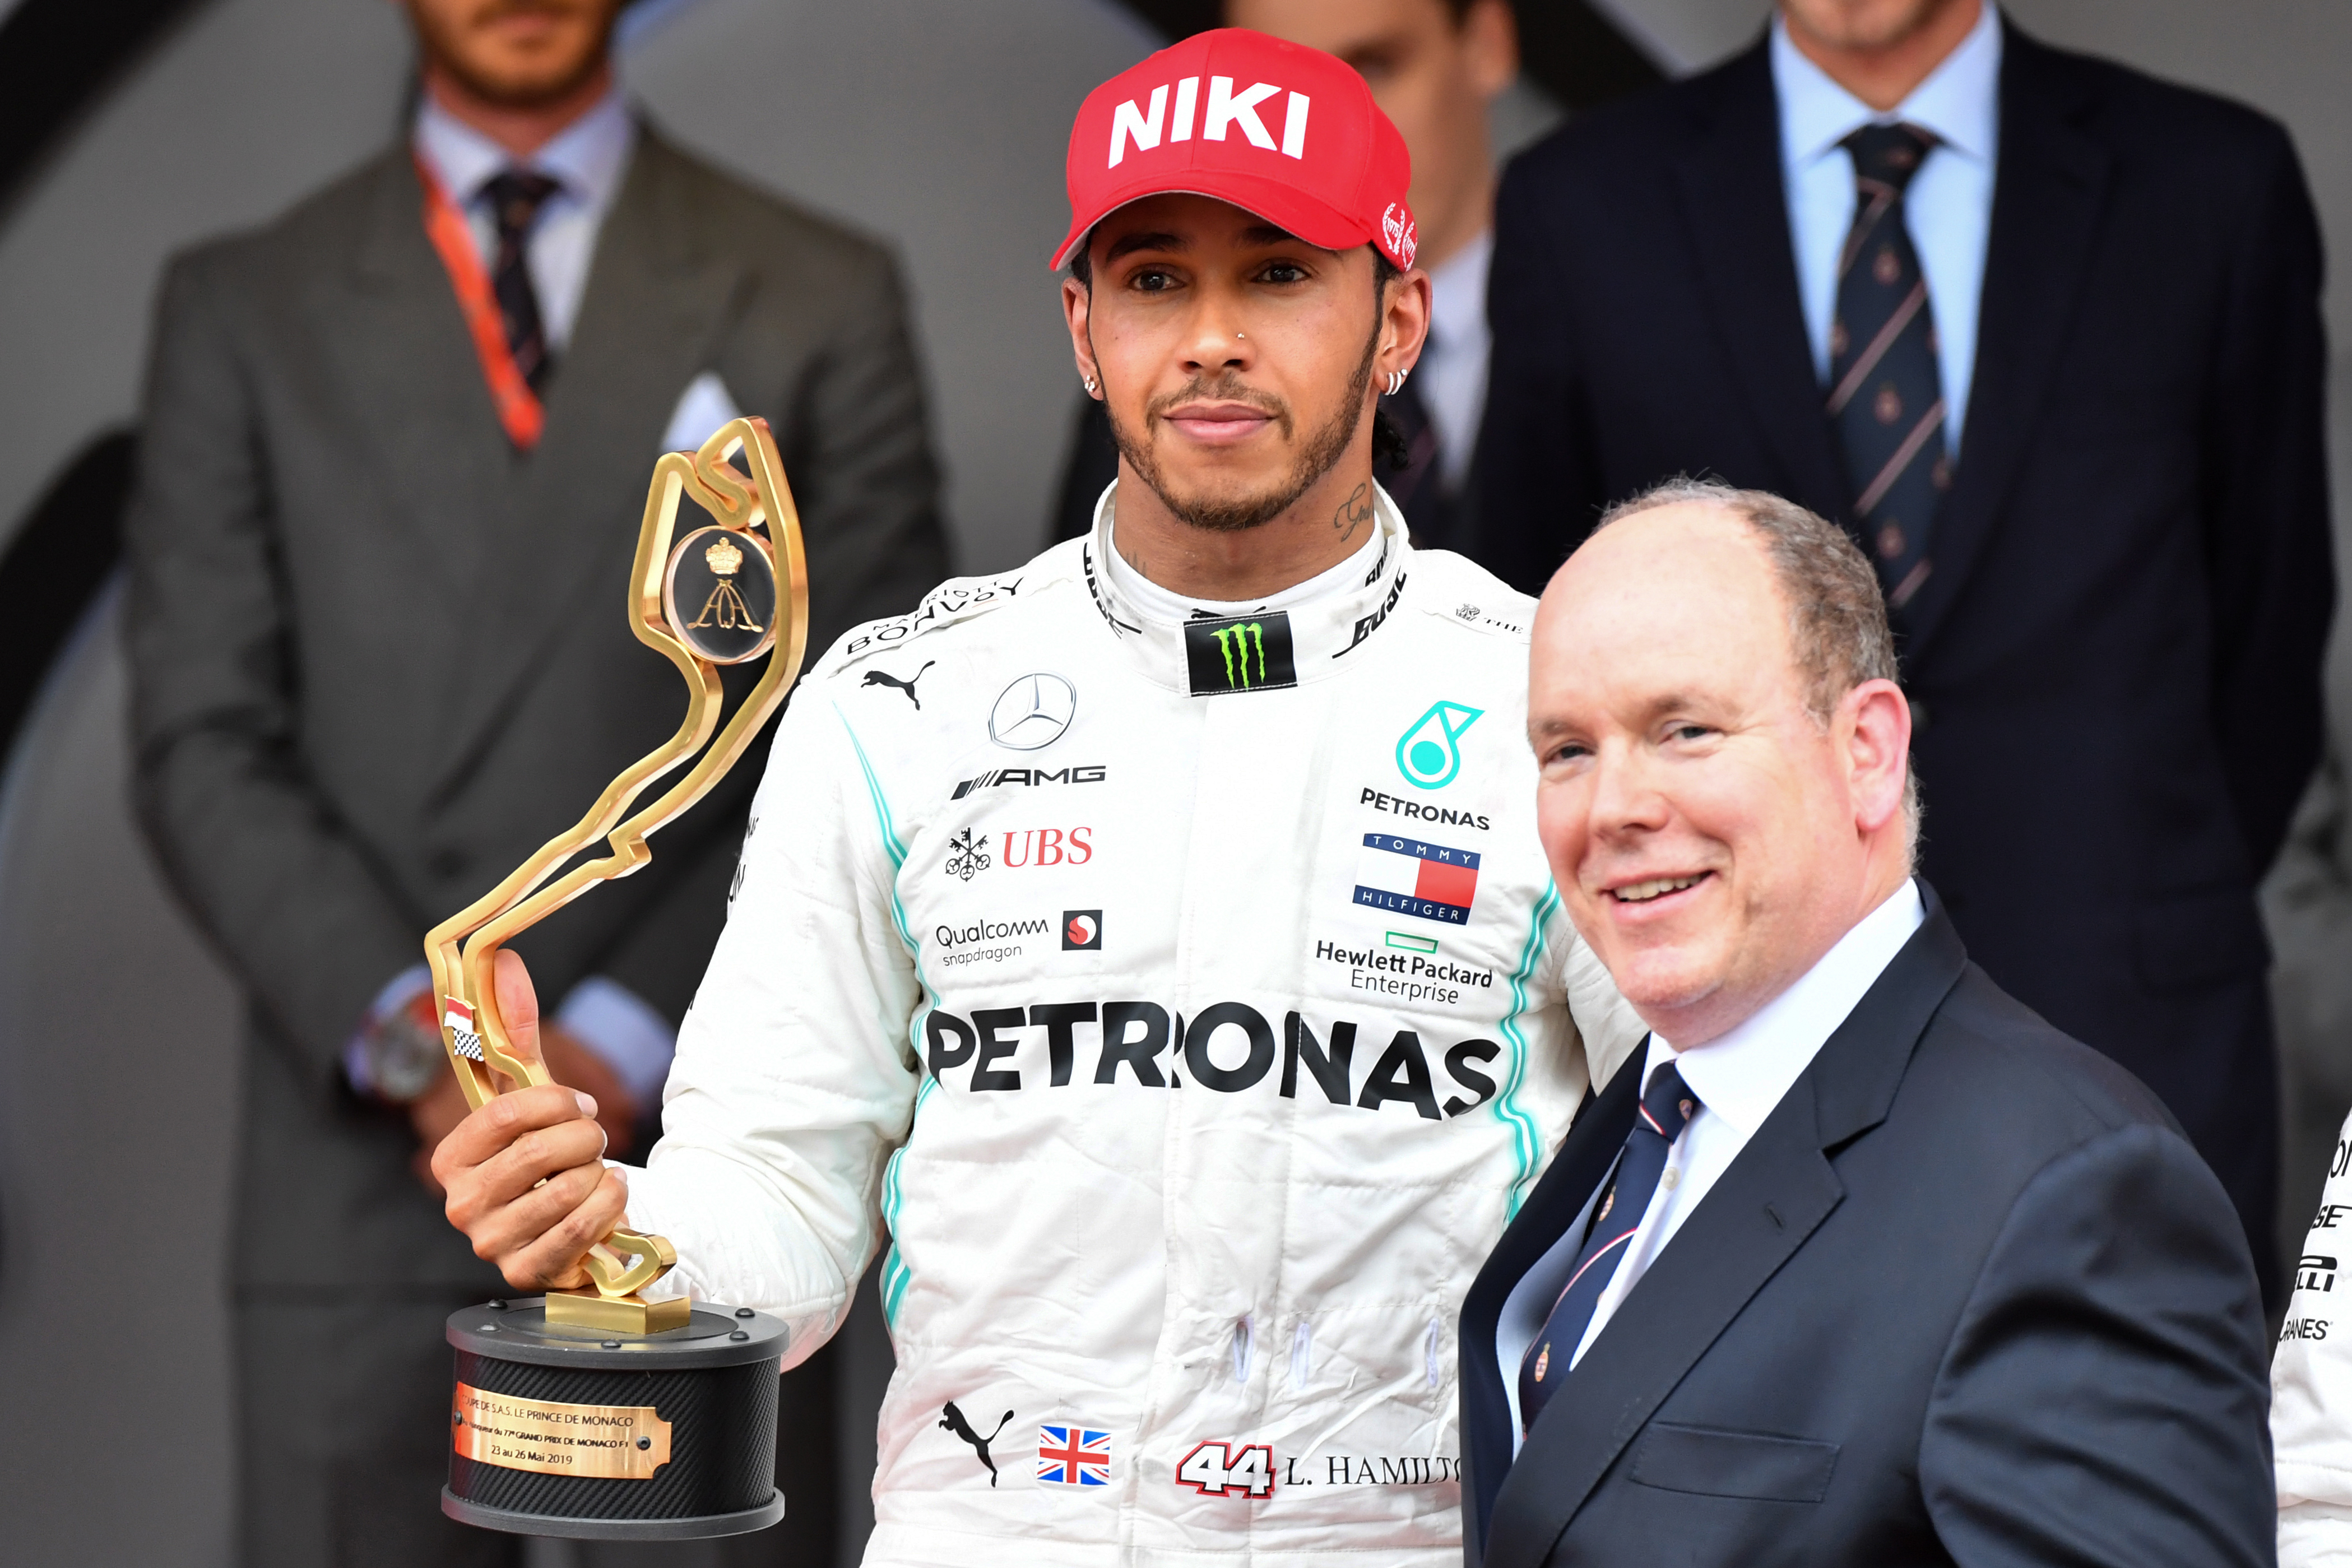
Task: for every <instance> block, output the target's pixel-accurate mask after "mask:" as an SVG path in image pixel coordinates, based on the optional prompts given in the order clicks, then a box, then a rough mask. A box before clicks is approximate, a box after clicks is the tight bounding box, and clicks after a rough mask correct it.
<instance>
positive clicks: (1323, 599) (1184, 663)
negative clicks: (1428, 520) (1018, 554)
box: [1080, 479, 1412, 691]
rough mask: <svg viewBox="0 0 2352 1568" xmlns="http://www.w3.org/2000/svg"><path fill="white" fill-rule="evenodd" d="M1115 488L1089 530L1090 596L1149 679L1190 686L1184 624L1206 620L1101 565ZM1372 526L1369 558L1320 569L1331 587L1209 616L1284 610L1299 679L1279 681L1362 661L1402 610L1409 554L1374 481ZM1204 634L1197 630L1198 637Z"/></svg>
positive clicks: (1395, 515) (1318, 675)
mask: <svg viewBox="0 0 2352 1568" xmlns="http://www.w3.org/2000/svg"><path fill="white" fill-rule="evenodd" d="M1117 498H1118V481H1117V480H1115V479H1114V480H1113V481H1111V485H1110V488H1109V489H1106V490H1104V491H1103V493H1102V499H1101V500H1097V502H1096V503H1095V526H1094V531H1092V532H1091V533H1089V534H1088V535H1087V540H1086V542H1085V544H1084V545H1083V546H1082V548H1083V550H1084V554H1083V555H1082V556H1081V557H1080V560H1081V562H1082V563H1083V565H1084V569H1085V574H1086V582H1087V592H1088V594H1089V595H1092V596H1093V599H1094V605H1095V609H1096V611H1097V613H1098V614H1099V615H1100V616H1102V619H1103V624H1104V625H1105V626H1108V628H1109V630H1110V633H1111V635H1112V636H1113V637H1117V638H1118V641H1119V644H1120V646H1121V647H1124V648H1125V649H1126V650H1127V652H1128V655H1129V658H1133V659H1134V660H1135V661H1136V664H1137V666H1138V668H1140V669H1141V670H1142V672H1143V674H1144V676H1145V678H1146V679H1149V680H1150V681H1151V682H1152V683H1153V684H1155V685H1158V686H1163V687H1166V688H1168V689H1171V690H1174V691H1192V690H1193V689H1194V687H1193V682H1192V673H1191V671H1192V663H1191V656H1190V655H1189V654H1188V651H1187V648H1188V643H1187V635H1186V628H1187V626H1200V625H1202V621H1201V619H1200V618H1199V617H1197V616H1196V617H1195V618H1194V619H1192V620H1191V621H1183V620H1178V619H1176V618H1174V617H1172V616H1170V615H1169V614H1168V613H1167V612H1166V611H1165V610H1164V609H1159V608H1155V607H1153V606H1150V605H1144V604H1141V603H1139V602H1138V601H1137V598H1136V596H1135V595H1130V594H1123V593H1121V592H1120V591H1119V585H1118V583H1116V582H1114V581H1113V580H1112V578H1111V574H1110V573H1109V572H1108V571H1107V570H1106V569H1105V567H1104V562H1105V560H1106V559H1107V558H1108V555H1109V553H1110V530H1111V518H1112V514H1113V512H1114V511H1115V510H1116V505H1115V503H1116V501H1117ZM1372 525H1373V527H1374V528H1375V529H1376V530H1378V532H1377V534H1376V539H1377V542H1378V545H1379V549H1378V550H1377V552H1374V553H1373V554H1372V555H1371V557H1370V565H1369V566H1364V565H1361V564H1360V561H1361V560H1362V555H1361V552H1359V554H1358V556H1356V557H1353V558H1350V559H1349V561H1348V562H1346V563H1343V565H1344V567H1345V570H1344V571H1343V570H1342V569H1341V568H1333V569H1332V571H1330V572H1327V573H1325V574H1322V576H1321V577H1319V578H1318V579H1317V582H1318V584H1321V583H1322V582H1323V581H1324V580H1325V579H1336V581H1335V582H1334V583H1333V584H1332V585H1331V586H1330V587H1329V588H1328V590H1327V591H1324V592H1321V593H1320V594H1318V595H1314V596H1312V597H1308V598H1307V599H1305V600H1304V601H1303V602H1294V601H1293V596H1292V595H1288V594H1286V595H1278V596H1277V597H1276V598H1275V599H1269V600H1267V601H1265V602H1262V603H1259V604H1255V605H1216V606H1206V608H1208V609H1209V611H1210V615H1211V616H1216V615H1217V614H1218V612H1224V613H1225V614H1226V615H1228V616H1240V615H1244V614H1248V615H1251V616H1265V617H1266V618H1267V620H1268V622H1269V624H1270V623H1271V620H1272V618H1273V617H1275V616H1281V617H1283V619H1284V623H1285V625H1286V628H1287V632H1288V638H1287V642H1288V647H1289V653H1290V660H1291V664H1292V666H1293V667H1294V668H1295V670H1296V677H1297V678H1296V679H1295V681H1294V680H1282V681H1280V684H1282V685H1286V686H1287V685H1293V684H1296V685H1300V686H1306V685H1311V684H1313V683H1314V682H1316V681H1318V680H1321V679H1326V678H1327V677H1329V676H1333V675H1337V674H1339V673H1340V672H1341V671H1343V670H1345V669H1347V668H1350V656H1353V658H1354V659H1355V660H1358V661H1360V659H1361V658H1363V653H1362V647H1363V645H1364V644H1365V643H1367V642H1368V641H1369V640H1370V639H1371V638H1372V637H1374V636H1375V635H1376V634H1377V633H1378V632H1379V631H1380V629H1381V626H1383V625H1384V624H1385V623H1386V622H1387V621H1388V619H1389V617H1390V616H1391V613H1392V612H1394V611H1395V610H1396V609H1397V607H1398V601H1399V600H1400V599H1402V597H1403V595H1404V586H1405V576H1406V571H1407V568H1408V567H1409V566H1410V565H1411V564H1412V545H1411V544H1410V543H1409V542H1407V539H1406V533H1405V525H1404V516H1403V514H1402V513H1401V512H1399V511H1398V510H1397V509H1396V503H1395V502H1394V501H1391V500H1390V499H1389V495H1388V492H1387V491H1386V490H1384V489H1381V487H1380V486H1379V485H1377V484H1375V485H1374V486H1373V487H1372ZM1208 624H1211V625H1214V624H1217V622H1215V621H1213V620H1212V621H1211V622H1209V623H1208ZM1199 635H1201V634H1197V633H1196V634H1195V637H1196V639H1197V637H1198V636H1199Z"/></svg>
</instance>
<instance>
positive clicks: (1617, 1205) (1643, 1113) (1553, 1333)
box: [1519, 1062, 1698, 1431]
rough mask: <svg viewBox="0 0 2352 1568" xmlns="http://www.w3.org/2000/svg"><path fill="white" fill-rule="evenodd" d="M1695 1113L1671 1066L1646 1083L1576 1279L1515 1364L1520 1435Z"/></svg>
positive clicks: (1560, 1370)
mask: <svg viewBox="0 0 2352 1568" xmlns="http://www.w3.org/2000/svg"><path fill="white" fill-rule="evenodd" d="M1696 1110H1698V1097H1697V1096H1696V1095H1695V1094H1693V1093H1691V1091H1690V1089H1689V1088H1688V1086H1686V1085H1685V1083H1684V1082H1683V1075H1682V1074H1681V1073H1679V1072H1677V1071H1676V1070H1675V1065H1674V1063H1672V1062H1667V1063H1665V1064H1664V1065H1663V1066H1661V1067H1660V1068H1658V1070H1657V1071H1655V1072H1654V1073H1652V1074H1651V1075H1650V1086H1649V1088H1648V1089H1645V1090H1643V1094H1642V1103H1641V1105H1640V1106H1639V1107H1638V1108H1637V1109H1636V1110H1635V1111H1634V1113H1633V1131H1631V1132H1628V1133H1627V1134H1625V1152H1624V1153H1623V1154H1622V1155H1621V1156H1620V1157H1619V1158H1618V1161H1617V1175H1616V1179H1615V1180H1614V1181H1612V1182H1611V1183H1610V1184H1609V1190H1608V1191H1607V1192H1606V1193H1604V1194H1601V1206H1600V1208H1599V1210H1598V1211H1597V1212H1596V1213H1595V1214H1594V1215H1593V1216H1592V1228H1591V1230H1590V1231H1588V1232H1587V1233H1586V1235H1585V1237H1584V1249H1583V1250H1582V1251H1581V1252H1579V1253H1578V1254H1577V1255H1576V1271H1575V1272H1574V1273H1572V1274H1570V1276H1569V1278H1568V1286H1567V1288H1566V1289H1563V1290H1561V1291H1560V1293H1559V1300H1558V1301H1556V1302H1554V1303H1553V1304H1552V1309H1551V1316H1550V1317H1549V1318H1546V1319H1545V1320H1544V1326H1543V1331H1542V1332H1541V1333H1538V1335H1536V1337H1535V1340H1534V1342H1532V1343H1531V1344H1529V1345H1528V1353H1527V1354H1526V1355H1525V1356H1523V1357H1521V1358H1520V1361H1519V1426H1520V1429H1521V1430H1522V1431H1529V1430H1532V1429H1533V1428H1534V1426H1535V1424H1536V1417H1537V1416H1538V1415H1541V1414H1542V1412H1543V1407H1544V1404H1545V1402H1546V1401H1547V1400H1549V1399H1550V1398H1551V1395H1552V1391H1553V1390H1554V1389H1556V1388H1558V1387H1559V1385H1560V1384H1563V1383H1566V1382H1567V1381H1568V1369H1569V1365H1570V1363H1572V1362H1573V1361H1575V1359H1576V1347H1577V1346H1578V1345H1580V1344H1581V1343H1582V1342H1584V1331H1585V1327H1586V1325H1588V1324H1590V1323H1591V1321H1592V1310H1593V1309H1594V1308H1595V1307H1598V1306H1599V1305H1600V1304H1601V1292H1602V1291H1603V1290H1606V1289H1609V1281H1610V1280H1611V1279H1613V1278H1614V1277H1615V1276H1616V1273H1617V1263H1618V1260H1619V1259H1620V1258H1623V1257H1624V1256H1625V1248H1626V1246H1627V1244H1628V1243H1630V1242H1631V1241H1632V1240H1633V1233H1634V1232H1635V1231H1636V1230H1638V1229H1640V1228H1641V1225H1642V1216H1643V1215H1645V1214H1647V1213H1649V1211H1650V1199H1651V1197H1652V1196H1653V1195H1654V1194H1655V1193H1656V1192H1657V1190H1658V1176H1659V1174H1660V1173H1662V1172H1664V1170H1665V1168H1666V1153H1667V1152H1668V1151H1669V1150H1671V1149H1672V1148H1673V1147H1674V1146H1675V1139H1677V1138H1679V1137H1681V1136H1682V1132H1683V1129H1684V1128H1685V1126H1687V1125H1689V1123H1690V1119H1691V1117H1692V1115H1693V1114H1694V1113H1695V1112H1696Z"/></svg>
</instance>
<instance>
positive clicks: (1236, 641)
mask: <svg viewBox="0 0 2352 1568" xmlns="http://www.w3.org/2000/svg"><path fill="white" fill-rule="evenodd" d="M1184 662H1185V665H1186V673H1187V674H1188V675H1189V676H1190V677H1191V679H1192V694H1193V695H1194V696H1196V697H1207V696H1211V695H1213V694H1215V693H1217V692H1221V691H1264V690H1268V689H1273V688H1276V687H1283V686H1296V685H1297V684H1298V671H1297V667H1296V666H1295V665H1294V664H1293V663H1292V662H1291V657H1290V617H1289V616H1286V615H1283V614H1280V613H1278V612H1277V613H1276V614H1274V615H1270V616H1254V617H1242V616H1235V617H1234V618H1233V619H1231V620H1198V621H1192V622H1190V623H1188V624H1187V625H1186V626H1185V627H1184Z"/></svg>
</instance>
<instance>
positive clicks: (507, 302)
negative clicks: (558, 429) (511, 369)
mask: <svg viewBox="0 0 2352 1568" xmlns="http://www.w3.org/2000/svg"><path fill="white" fill-rule="evenodd" d="M562 188H563V187H562V185H560V184H556V182H554V181H553V180H551V179H549V178H548V177H547V176H546V175H545V174H532V173H530V171H528V170H523V169H509V170H507V171H506V172H505V173H504V174H496V175H493V176H492V177H491V178H490V179H489V180H488V182H486V183H485V184H483V186H482V190H483V193H484V194H485V195H488V197H489V201H490V217H491V220H492V221H493V222H494V223H495V224H496V226H497V227H498V236H499V253H498V255H497V257H496V258H494V259H493V260H492V262H491V264H490V293H491V295H492V297H493V298H495V299H496V300H498V302H499V316H500V317H501V318H502V319H503V320H504V321H505V322H506V329H507V349H508V351H509V353H512V354H513V355H514V362H515V369H517V370H519V371H520V372H522V378H523V380H524V381H526V382H528V383H530V389H531V390H532V391H533V392H539V391H541V390H543V389H544V388H545V386H546V385H547V373H548V370H549V368H550V365H549V360H548V354H547V328H546V326H545V325H544V324H543V323H542V322H541V320H540V314H539V290H538V289H534V288H532V287H531V282H530V255H529V251H528V247H529V245H530V230H531V226H532V225H533V224H535V223H537V222H538V221H539V209H540V208H541V207H542V206H544V205H547V198H548V197H550V196H551V195H554V194H555V193H556V192H558V191H560V190H562Z"/></svg>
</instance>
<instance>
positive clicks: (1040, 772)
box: [948, 763, 1108, 800]
mask: <svg viewBox="0 0 2352 1568" xmlns="http://www.w3.org/2000/svg"><path fill="white" fill-rule="evenodd" d="M1107 774H1108V768H1107V764H1105V763H1095V764H1094V765H1093V766H1092V767H1070V768H1056V769H1053V770H1051V771H1049V770H1047V769H1045V768H991V769H990V770H989V771H988V772H986V773H982V774H981V775H980V776H979V777H978V778H970V779H966V780H964V781H963V782H962V783H961V784H957V785H956V786H955V794H953V795H950V796H948V798H949V799H950V800H961V799H962V798H963V797H964V796H966V795H970V794H971V793H972V792H973V791H974V790H982V789H994V788H996V787H997V786H998V785H999V784H1100V783H1102V782H1103V780H1104V778H1105V777H1106V776H1107Z"/></svg>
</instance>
